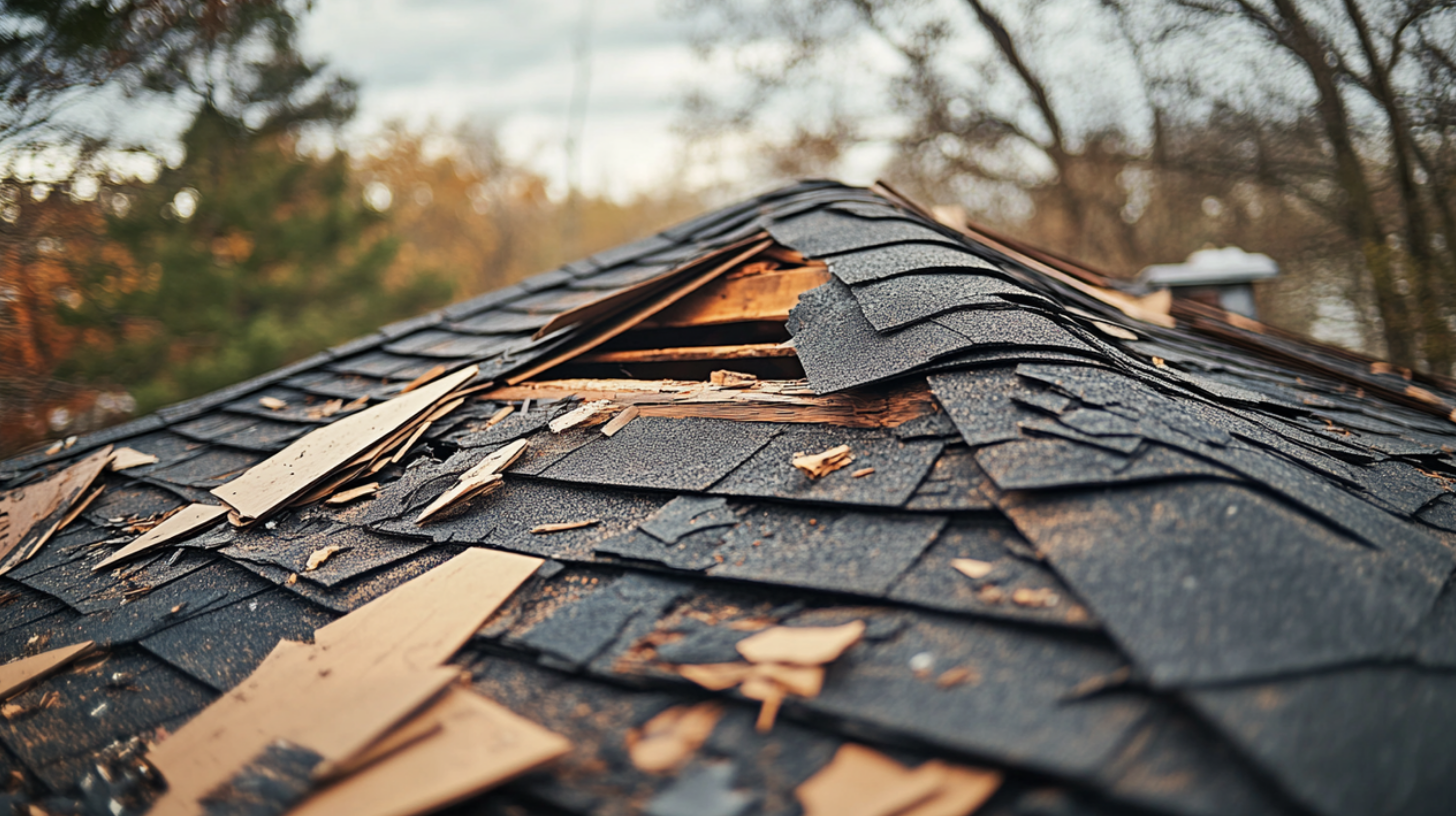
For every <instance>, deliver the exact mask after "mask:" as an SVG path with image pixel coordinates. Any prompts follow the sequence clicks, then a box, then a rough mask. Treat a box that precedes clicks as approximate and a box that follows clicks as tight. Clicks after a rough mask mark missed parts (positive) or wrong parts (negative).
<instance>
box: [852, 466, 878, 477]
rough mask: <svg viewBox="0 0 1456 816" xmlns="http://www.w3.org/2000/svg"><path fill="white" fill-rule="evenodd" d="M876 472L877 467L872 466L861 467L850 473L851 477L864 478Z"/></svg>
mask: <svg viewBox="0 0 1456 816" xmlns="http://www.w3.org/2000/svg"><path fill="white" fill-rule="evenodd" d="M874 472H875V469H874V468H872V467H867V468H860V469H859V470H856V471H855V472H853V473H851V474H849V477H850V478H851V479H863V478H864V477H866V476H869V475H872V474H873V473H874Z"/></svg>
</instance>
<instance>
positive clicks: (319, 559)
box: [303, 544, 348, 572]
mask: <svg viewBox="0 0 1456 816" xmlns="http://www.w3.org/2000/svg"><path fill="white" fill-rule="evenodd" d="M346 549H348V547H344V546H342V545H339V544H330V545H328V546H327V547H320V548H318V549H317V550H314V551H313V552H311V553H309V555H308V563H306V564H304V566H303V571H304V572H313V571H314V570H316V569H318V568H319V567H322V566H323V565H324V563H325V562H326V561H328V560H329V559H330V558H333V557H334V555H335V554H337V553H339V552H342V551H343V550H346Z"/></svg>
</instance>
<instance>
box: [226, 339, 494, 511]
mask: <svg viewBox="0 0 1456 816" xmlns="http://www.w3.org/2000/svg"><path fill="white" fill-rule="evenodd" d="M477 373H479V369H478V368H477V367H476V366H467V367H466V368H464V369H461V370H460V371H457V372H455V373H453V374H448V375H446V376H444V377H441V378H440V379H438V380H436V381H434V382H432V383H430V384H428V385H426V386H423V387H421V388H419V389H416V390H415V391H412V392H410V393H408V394H403V395H401V396H398V397H395V398H394V399H391V400H388V401H386V402H382V403H380V404H378V405H375V406H373V407H371V408H366V409H365V410H363V411H360V412H358V413H356V414H350V415H349V416H347V417H344V418H343V419H341V420H339V421H337V422H334V423H331V424H329V425H326V426H324V427H322V428H319V429H317V430H315V431H313V432H311V433H309V434H307V435H305V436H303V437H302V438H300V439H298V440H296V441H294V442H293V443H292V444H290V445H289V446H288V447H286V448H284V449H283V450H281V451H279V452H278V453H276V454H274V455H273V456H270V457H269V458H267V459H265V460H263V461H262V462H260V463H258V464H257V465H254V466H253V467H251V468H249V469H248V471H247V472H246V473H244V474H243V475H241V476H239V477H238V478H236V479H233V480H232V481H230V482H228V483H227V484H225V485H222V486H220V487H217V488H214V489H213V491H212V494H213V495H214V496H217V497H218V498H219V499H222V500H223V501H224V502H227V504H228V505H230V506H231V507H233V508H234V509H235V510H237V511H238V516H239V518H240V519H241V520H242V521H244V522H250V521H256V520H259V519H263V518H266V517H267V516H269V515H271V514H272V513H274V512H275V511H277V510H279V509H281V508H283V507H286V506H287V505H288V504H289V502H291V501H292V500H293V499H295V498H296V497H298V496H300V495H303V494H305V493H307V492H308V491H310V490H311V489H312V488H314V487H315V486H316V485H318V484H319V483H321V482H323V481H325V480H327V479H328V478H329V476H330V475H331V474H333V473H335V472H336V471H338V470H340V469H341V468H343V467H344V466H345V465H347V464H349V463H350V462H352V461H353V460H354V459H355V458H356V457H359V456H360V455H361V454H364V453H366V452H368V451H370V450H371V449H372V448H374V447H375V446H376V445H378V444H379V442H380V441H381V440H385V439H388V438H389V437H390V436H392V435H393V434H395V433H397V432H399V431H400V430H401V429H402V428H405V427H407V426H408V425H409V424H410V423H412V422H413V421H415V420H417V419H419V418H420V417H422V416H423V415H424V414H426V413H428V412H429V411H431V410H432V409H433V408H434V407H435V406H436V405H437V404H439V403H441V402H444V401H448V397H449V395H450V393H451V391H453V390H454V389H456V388H458V387H459V386H461V385H464V384H465V383H466V382H468V381H469V380H470V378H472V377H474V376H475V375H476V374H477ZM371 458H372V457H371Z"/></svg>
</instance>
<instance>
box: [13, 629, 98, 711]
mask: <svg viewBox="0 0 1456 816" xmlns="http://www.w3.org/2000/svg"><path fill="white" fill-rule="evenodd" d="M93 645H94V644H93V643H92V642H91V641H89V640H88V641H86V642H84V643H77V644H75V645H73V646H62V647H60V648H59V649H51V650H50V651H48V652H41V653H40V654H38V655H32V656H31V657H22V658H21V659H19V660H13V661H11V662H9V663H6V664H5V665H3V666H0V700H6V699H9V698H11V697H14V696H15V695H16V694H19V693H20V692H22V691H25V690H26V689H27V688H30V686H31V685H33V684H35V683H36V682H38V681H40V680H44V679H45V678H47V677H50V676H51V675H52V674H55V673H56V672H58V671H60V670H61V669H63V668H65V667H66V666H68V665H70V664H71V663H72V662H74V661H75V660H76V659H77V658H80V657H83V656H85V655H86V653H87V652H90V651H91V647H92V646H93Z"/></svg>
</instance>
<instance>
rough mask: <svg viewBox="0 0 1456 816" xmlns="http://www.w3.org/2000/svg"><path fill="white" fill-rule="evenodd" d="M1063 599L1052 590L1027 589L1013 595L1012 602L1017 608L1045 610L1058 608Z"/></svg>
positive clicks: (1017, 591)
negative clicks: (1025, 607)
mask: <svg viewBox="0 0 1456 816" xmlns="http://www.w3.org/2000/svg"><path fill="white" fill-rule="evenodd" d="M1060 600H1061V599H1060V598H1059V597H1058V596H1057V593H1056V592H1055V591H1054V590H1051V589H1046V588H1042V589H1027V588H1025V587H1023V588H1021V589H1018V590H1016V591H1014V592H1012V593H1011V602H1012V603H1014V604H1016V605H1017V606H1029V607H1036V608H1045V607H1051V606H1056V605H1057V603H1058V602H1059V601H1060Z"/></svg>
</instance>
